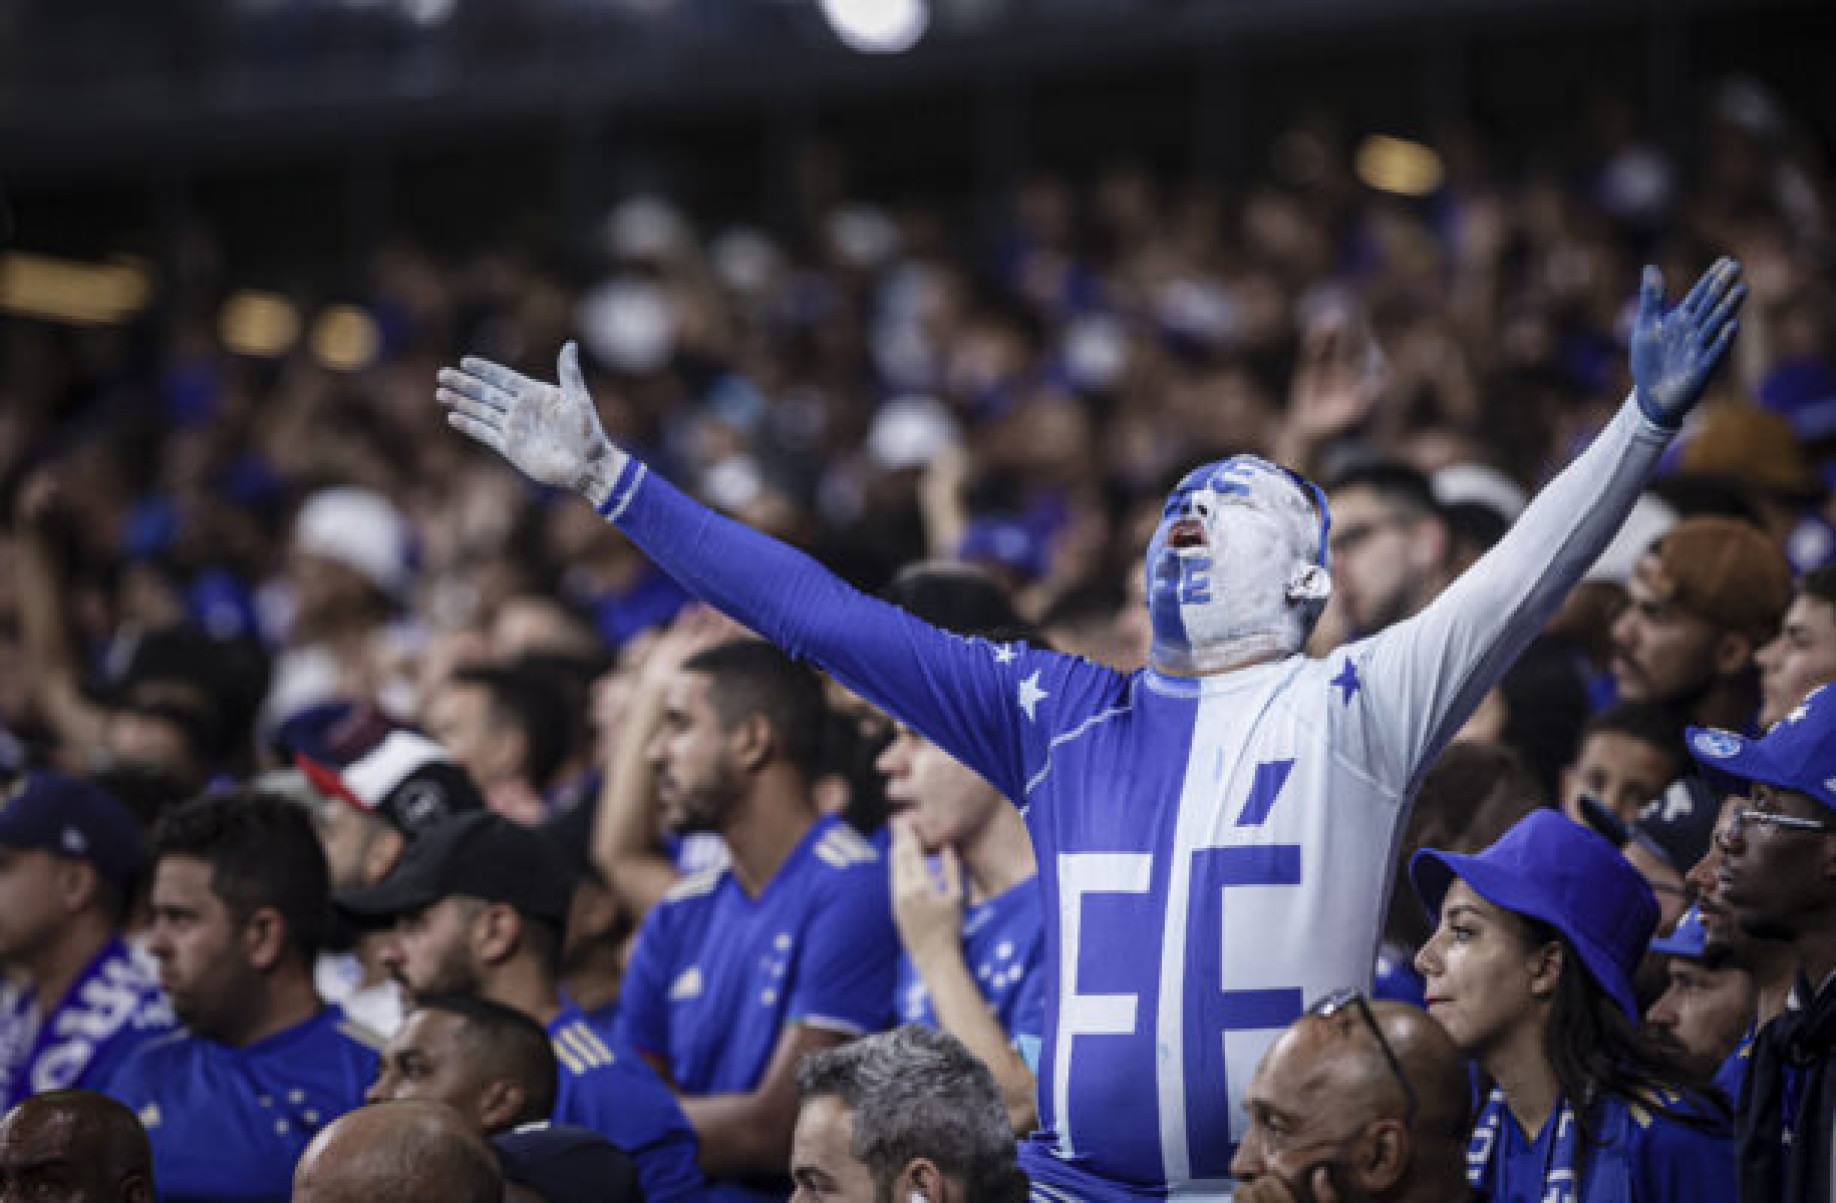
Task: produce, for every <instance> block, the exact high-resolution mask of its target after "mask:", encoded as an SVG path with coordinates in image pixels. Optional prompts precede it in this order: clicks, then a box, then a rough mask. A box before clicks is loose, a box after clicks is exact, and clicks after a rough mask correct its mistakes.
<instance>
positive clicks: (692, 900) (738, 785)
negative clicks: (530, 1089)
mask: <svg viewBox="0 0 1836 1203" xmlns="http://www.w3.org/2000/svg"><path fill="white" fill-rule="evenodd" d="M824 714H825V708H824V705H823V700H822V688H821V685H820V684H819V683H818V682H817V680H816V677H815V675H814V674H813V673H811V672H810V671H809V670H808V669H805V668H802V667H800V666H798V665H797V664H795V663H793V662H792V661H791V660H790V658H789V657H788V656H786V655H785V654H784V653H783V652H781V651H779V650H778V649H776V648H774V647H772V646H770V645H769V644H765V643H760V642H758V641H756V640H741V641H738V642H732V643H726V644H722V645H719V646H716V647H713V648H710V649H708V650H707V651H703V652H700V653H697V654H696V655H694V656H692V657H690V658H689V659H688V660H687V661H686V662H685V663H684V664H683V666H682V669H681V670H680V671H679V672H678V673H677V674H676V675H675V677H674V679H673V681H672V683H671V685H670V687H669V691H668V695H667V699H666V701H665V704H664V707H663V715H662V721H661V727H660V730H659V731H658V733H657V734H656V736H655V737H654V738H653V739H652V741H651V744H650V760H651V763H652V764H653V765H654V766H655V769H656V773H657V781H658V800H659V803H660V804H661V806H662V810H663V815H664V819H665V822H666V823H667V824H668V826H669V827H670V828H671V829H672V830H674V831H676V832H678V833H688V832H696V831H713V832H717V833H719V834H720V835H721V836H722V837H723V838H724V839H725V841H726V843H727V846H728V848H729V849H730V851H731V853H732V863H731V865H730V866H729V867H727V868H725V869H721V870H717V871H712V872H708V873H704V874H700V875H697V876H694V877H690V878H688V879H686V880H684V881H683V882H682V883H681V884H680V885H678V886H676V887H675V888H674V889H673V890H671V891H670V892H669V894H668V895H666V896H665V898H664V900H663V902H662V903H661V904H659V905H658V906H657V908H656V909H655V910H653V911H652V912H651V913H650V915H649V917H648V918H647V919H646V920H645V921H644V925H643V927H642V929H641V932H640V934H639V937H638V945H637V950H636V952H634V953H633V954H632V959H631V965H630V967H629V970H628V971H627V974H626V978H625V987H624V996H623V998H622V1000H621V1001H620V1004H619V1023H618V1034H619V1041H618V1044H619V1046H620V1047H630V1048H635V1049H637V1050H638V1051H639V1052H640V1053H642V1054H643V1055H644V1057H645V1058H646V1059H648V1060H649V1061H650V1062H651V1063H652V1064H653V1065H655V1066H656V1067H657V1069H658V1071H659V1072H661V1073H663V1074H664V1075H665V1077H666V1078H667V1079H668V1080H669V1081H670V1082H671V1083H672V1084H673V1085H674V1086H675V1088H676V1090H677V1091H679V1092H680V1094H681V1096H682V1100H683V1109H684V1110H685V1111H686V1112H687V1113H688V1116H689V1119H690V1121H691V1122H693V1123H694V1125H695V1129H696V1131H697V1132H698V1133H699V1134H700V1136H701V1147H702V1165H703V1167H704V1168H705V1169H706V1170H707V1172H708V1176H709V1177H710V1178H711V1179H714V1180H716V1181H715V1186H714V1190H713V1196H714V1197H715V1198H717V1199H735V1200H738V1199H763V1198H781V1197H782V1196H783V1194H784V1193H785V1188H784V1186H783V1175H784V1166H785V1163H786V1158H787V1157H788V1155H789V1152H790V1142H791V1129H792V1127H793V1126H794V1124H795V1122H796V1103H795V1097H796V1084H795V1080H794V1076H793V1075H794V1073H795V1071H796V1066H797V1063H798V1062H799V1061H802V1060H803V1059H804V1057H806V1056H808V1055H809V1054H811V1053H813V1052H818V1051H820V1050H822V1049H825V1048H830V1047H832V1046H834V1045H837V1044H841V1043H843V1042H845V1041H847V1040H850V1039H853V1038H855V1037H857V1036H860V1035H862V1034H863V1033H866V1032H873V1031H878V1030H880V1029H881V1028H882V1027H884V1026H885V1021H886V1020H887V1018H888V1017H889V1016H890V1014H891V1010H892V1007H891V1003H892V996H893V967H894V960H895V957H896V955H897V951H898V947H899V945H898V937H897V935H896V933H895V931H894V929H893V923H892V916H891V913H890V907H889V901H888V896H887V883H886V869H885V866H884V864H883V862H882V861H881V860H880V857H879V854H878V853H876V852H875V851H874V849H873V847H872V845H870V844H869V843H868V842H867V841H866V840H865V839H863V838H861V836H859V835H858V834H856V833H855V832H854V831H853V830H852V829H851V828H849V827H848V826H846V825H845V824H844V823H842V822H841V821H840V820H839V819H836V818H833V817H822V818H819V817H818V815H817V811H816V807H815V804H814V802H813V801H812V799H811V795H810V788H809V785H810V769H811V767H812V766H813V765H814V763H815V761H816V756H817V753H818V748H817V746H816V744H817V734H818V732H820V731H821V729H822V724H823V716H824Z"/></svg>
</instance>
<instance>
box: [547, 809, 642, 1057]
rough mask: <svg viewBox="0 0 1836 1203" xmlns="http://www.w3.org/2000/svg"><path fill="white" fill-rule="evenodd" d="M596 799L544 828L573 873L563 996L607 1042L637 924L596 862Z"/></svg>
mask: <svg viewBox="0 0 1836 1203" xmlns="http://www.w3.org/2000/svg"><path fill="white" fill-rule="evenodd" d="M595 802H596V799H593V798H586V799H583V800H582V801H581V802H580V803H579V804H578V805H576V806H574V807H573V808H572V809H570V810H566V811H563V812H562V813H560V814H558V815H556V816H555V817H554V818H552V819H550V820H548V822H547V823H544V824H543V825H542V835H543V836H544V837H545V838H547V839H548V840H549V842H550V843H551V844H552V845H553V847H554V849H555V851H556V853H557V854H559V856H560V858H561V860H562V861H563V862H564V863H565V864H566V865H567V866H568V868H569V869H571V870H572V872H573V881H574V893H573V900H572V901H571V902H570V903H569V904H568V909H567V928H566V931H565V934H564V935H563V936H562V937H561V993H562V994H563V995H565V996H566V997H567V999H568V1000H569V1001H571V1002H572V1003H573V1004H574V1005H575V1006H577V1007H579V1008H580V1013H581V1014H582V1015H585V1016H586V1020H587V1022H588V1023H589V1024H591V1025H592V1027H593V1030H594V1031H596V1032H598V1033H599V1034H600V1036H601V1037H603V1038H604V1039H606V1040H611V1039H612V1029H613V1028H614V1027H615V1026H617V1023H618V994H619V990H620V988H621V987H622V986H623V984H624V976H625V957H626V955H627V954H628V953H629V952H630V944H631V938H632V936H633V934H634V933H635V931H636V928H637V924H636V923H635V922H634V921H633V919H632V916H631V912H630V911H628V910H627V909H626V908H625V905H624V903H623V902H622V901H621V900H620V899H619V896H618V894H617V893H616V892H615V891H614V890H613V889H612V885H611V883H610V882H608V881H607V880H606V876H605V874H604V873H602V872H600V869H599V866H598V865H597V864H595V863H594V861H593V826H594V821H595V819H596V818H597V817H598V807H597V806H596V805H595Z"/></svg>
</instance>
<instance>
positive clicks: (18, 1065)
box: [0, 940, 175, 1111]
mask: <svg viewBox="0 0 1836 1203" xmlns="http://www.w3.org/2000/svg"><path fill="white" fill-rule="evenodd" d="M174 1022H175V1021H174V1020H173V1018H172V1009H171V1008H170V1007H169V1006H167V1005H166V996H165V995H164V994H162V993H160V989H159V980H158V978H157V977H156V976H155V975H154V972H153V970H152V968H151V966H149V965H148V964H147V962H146V961H145V960H143V959H141V958H140V957H138V956H136V955H135V953H134V951H133V949H131V948H129V947H128V946H127V945H125V944H123V943H122V942H121V941H120V940H111V941H109V942H108V944H106V945H105V946H103V948H102V950H101V951H100V952H98V953H97V954H96V956H95V959H94V960H92V961H90V963H89V964H88V965H87V966H85V967H84V969H83V972H82V973H81V974H80V975H79V976H78V977H77V979H76V981H74V982H72V983H71V985H70V989H69V990H67V991H65V993H64V997H63V999H62V1001H60V1002H59V1003H58V1005H57V1008H56V1009H55V1010H54V1011H52V1012H51V1015H50V1017H49V1018H46V1017H45V1016H42V1015H40V1014H39V1012H38V1003H37V1001H36V999H35V997H34V995H33V992H32V987H31V984H30V983H22V984H21V985H20V986H19V987H18V988H17V989H16V990H14V991H12V992H11V993H9V994H8V995H6V996H4V997H0V1102H3V1105H0V1111H4V1110H11V1109H12V1107H13V1105H14V1104H16V1103H18V1102H19V1101H20V1100H21V1099H24V1098H26V1097H28V1096H30V1095H34V1094H43V1093H44V1092H45V1091H47V1090H67V1089H71V1088H73V1087H78V1088H82V1089H86V1090H97V1089H100V1088H101V1085H102V1084H103V1083H105V1082H107V1081H108V1080H109V1078H110V1077H111V1076H113V1074H114V1072H115V1070H116V1069H117V1068H118V1067H119V1066H120V1065H121V1063H122V1062H124V1061H126V1060H127V1058H128V1056H129V1055H130V1054H132V1053H133V1051H134V1050H135V1049H137V1048H139V1047H140V1046H141V1045H143V1044H145V1043H147V1042H148V1041H149V1040H153V1039H155V1038H157V1037H159V1036H163V1035H165V1034H166V1033H167V1032H169V1031H171V1030H172V1028H173V1026H174Z"/></svg>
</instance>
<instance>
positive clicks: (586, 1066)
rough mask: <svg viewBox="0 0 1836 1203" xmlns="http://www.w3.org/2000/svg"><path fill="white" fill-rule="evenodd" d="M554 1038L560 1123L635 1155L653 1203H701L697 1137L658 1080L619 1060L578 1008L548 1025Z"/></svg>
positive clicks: (632, 1060)
mask: <svg viewBox="0 0 1836 1203" xmlns="http://www.w3.org/2000/svg"><path fill="white" fill-rule="evenodd" d="M548 1038H549V1040H550V1041H551V1042H552V1043H553V1044H554V1046H555V1059H556V1061H558V1062H559V1063H560V1071H561V1077H560V1083H559V1090H558V1092H557V1094H556V1096H555V1114H554V1122H556V1123H558V1124H578V1125H579V1126H580V1127H582V1128H591V1129H592V1130H593V1131H595V1132H597V1133H599V1134H600V1135H601V1136H604V1137H605V1138H606V1139H607V1140H609V1141H611V1142H612V1143H613V1144H615V1145H617V1146H618V1147H619V1148H621V1149H623V1150H624V1151H625V1152H626V1153H628V1154H630V1156H631V1159H632V1160H633V1161H635V1162H637V1170H638V1177H639V1179H641V1180H642V1182H643V1185H644V1197H645V1198H646V1199H648V1200H650V1201H651V1203H681V1201H685V1200H691V1199H700V1198H701V1197H702V1194H703V1190H704V1186H703V1182H702V1178H701V1167H700V1166H699V1165H698V1164H697V1163H696V1155H697V1153H698V1152H699V1150H700V1144H699V1142H698V1141H697V1140H696V1139H695V1129H694V1128H693V1127H692V1126H691V1125H690V1124H689V1122H688V1117H687V1116H686V1115H683V1114H682V1108H681V1107H680V1106H679V1105H677V1103H676V1098H675V1096H674V1095H672V1094H670V1092H669V1088H668V1087H666V1086H664V1085H663V1082H662V1079H660V1078H658V1077H657V1075H656V1072H655V1071H654V1070H652V1069H651V1068H650V1066H648V1065H645V1064H644V1063H643V1062H641V1061H640V1060H638V1059H637V1058H636V1057H632V1056H624V1057H620V1056H616V1055H614V1054H613V1052H612V1050H611V1048H610V1047H608V1046H607V1044H606V1042H605V1041H604V1040H603V1039H601V1038H600V1035H599V1033H597V1032H596V1031H594V1029H593V1025H592V1024H591V1023H590V1022H588V1020H587V1018H586V1016H585V1015H583V1014H581V1012H580V1009H579V1008H578V1007H575V1006H572V1005H570V1006H568V1007H566V1008H565V1009H563V1010H562V1012H561V1014H559V1015H557V1016H556V1017H555V1020H554V1022H553V1023H551V1024H549V1025H548Z"/></svg>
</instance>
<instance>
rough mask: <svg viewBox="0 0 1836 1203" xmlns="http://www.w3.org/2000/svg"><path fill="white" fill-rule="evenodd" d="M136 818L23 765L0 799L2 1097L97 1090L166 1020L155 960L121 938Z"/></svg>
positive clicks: (95, 791) (97, 794) (137, 838)
mask: <svg viewBox="0 0 1836 1203" xmlns="http://www.w3.org/2000/svg"><path fill="white" fill-rule="evenodd" d="M141 842H142V841H141V835H140V826H139V824H138V823H136V822H135V820H134V816H133V815H132V814H130V813H129V812H128V809H127V808H126V807H125V806H123V805H122V804H121V803H120V802H118V801H116V800H115V798H114V797H113V796H112V795H111V794H108V793H106V792H105V791H103V790H102V789H100V788H99V787H97V786H95V785H93V784H91V783H89V782H87V781H84V780H81V779H79V778H75V777H66V776H64V775H63V774H62V773H52V772H39V773H30V774H27V776H26V777H25V779H24V780H23V781H21V782H20V783H19V784H18V785H17V786H16V787H15V788H14V790H13V791H12V796H11V797H10V798H9V799H8V800H7V801H6V802H5V805H4V808H3V809H0V960H4V961H5V962H6V963H7V964H8V965H9V966H11V967H12V968H15V969H17V970H20V971H22V972H23V975H24V976H23V978H20V979H16V980H14V981H9V982H8V983H7V984H6V985H5V986H4V987H0V1106H6V1107H11V1106H12V1105H14V1104H15V1103H18V1102H19V1101H20V1100H21V1099H24V1098H27V1097H29V1096H31V1095H34V1094H40V1093H42V1092H44V1091H47V1090H64V1089H68V1088H70V1087H85V1088H88V1089H97V1088H99V1087H100V1086H101V1085H102V1084H103V1083H104V1082H106V1081H107V1080H108V1078H109V1075H110V1074H112V1073H113V1072H114V1071H115V1069H116V1068H117V1067H118V1066H119V1065H120V1064H121V1062H122V1061H123V1060H124V1059H126V1057H127V1056H128V1054H130V1053H132V1052H133V1051H134V1050H135V1049H136V1048H139V1047H140V1046H141V1045H142V1044H145V1043H146V1042H147V1041H148V1040H151V1039H153V1038H154V1037H156V1036H159V1035H162V1034H163V1033H165V1032H166V1031H168V1030H169V1029H170V1028H171V1027H172V1026H173V1019H172V1010H171V1008H169V1007H168V1006H167V1005H166V1000H165V998H164V997H163V996H162V995H161V994H160V992H159V983H158V982H157V981H155V980H154V977H153V973H152V970H151V967H150V966H149V965H148V964H147V963H146V961H145V960H144V959H142V958H140V957H137V956H135V955H134V953H133V952H132V951H130V950H129V948H128V946H127V945H126V944H125V943H123V942H122V938H121V933H122V924H123V922H124V921H125V920H126V918H127V913H128V906H129V903H130V901H131V899H132V898H133V896H134V891H135V890H136V889H137V888H138V887H137V878H138V877H139V873H140V864H141Z"/></svg>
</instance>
